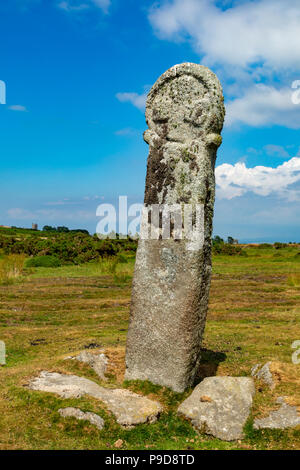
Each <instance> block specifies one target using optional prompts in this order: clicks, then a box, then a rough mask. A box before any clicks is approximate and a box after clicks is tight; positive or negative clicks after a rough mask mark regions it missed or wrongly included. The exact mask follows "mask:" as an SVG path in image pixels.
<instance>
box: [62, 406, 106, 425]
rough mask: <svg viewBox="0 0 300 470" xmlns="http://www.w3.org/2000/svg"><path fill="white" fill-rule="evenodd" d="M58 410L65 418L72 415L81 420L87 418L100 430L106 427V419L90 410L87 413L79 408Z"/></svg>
mask: <svg viewBox="0 0 300 470" xmlns="http://www.w3.org/2000/svg"><path fill="white" fill-rule="evenodd" d="M58 412H59V414H60V415H61V416H62V417H63V418H70V417H71V418H76V419H79V420H86V421H89V422H90V423H91V424H94V425H95V426H96V427H97V428H98V429H100V430H101V429H103V427H104V420H103V419H102V418H101V417H100V416H98V415H96V414H95V413H91V412H89V411H88V412H86V413H85V412H84V411H81V410H80V409H79V408H60V409H59V410H58Z"/></svg>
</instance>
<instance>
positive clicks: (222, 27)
mask: <svg viewBox="0 0 300 470" xmlns="http://www.w3.org/2000/svg"><path fill="white" fill-rule="evenodd" d="M221 5H222V6H223V8H221ZM148 18H149V21H150V23H151V25H152V27H153V29H154V31H155V33H156V35H157V36H158V37H159V38H161V39H167V40H171V41H175V42H178V41H189V42H191V44H192V46H193V48H194V50H195V51H196V52H197V53H198V54H199V59H200V58H201V63H203V64H205V65H208V66H209V67H213V68H214V70H215V71H216V72H217V74H218V76H219V77H220V79H221V82H222V84H223V86H224V90H225V94H226V96H227V97H232V99H231V100H230V101H228V103H227V118H226V124H227V125H228V126H230V125H232V124H233V123H235V122H240V123H244V124H247V125H251V126H265V125H267V126H268V125H273V124H275V125H281V126H286V127H289V128H293V129H299V128H300V105H299V106H296V105H295V104H294V105H293V103H292V91H293V90H292V89H291V88H290V86H291V84H292V81H293V80H294V79H295V78H300V61H299V55H300V34H299V31H300V8H299V0H285V1H284V2H283V1H282V0H247V1H234V2H229V1H226V0H225V1H223V2H222V1H218V2H217V0H201V1H199V0H161V1H159V2H157V3H156V4H155V5H154V6H153V7H152V8H151V9H150V12H149V15H148ZM291 70H292V72H293V76H291V75H290V74H291ZM297 72H298V73H299V77H297V76H296V77H295V73H297ZM274 78H276V79H277V80H276V86H272V84H275V81H274ZM266 81H267V83H269V84H270V85H269V86H267V85H263V84H262V83H266ZM280 82H281V83H282V85H278V83H280ZM255 83H256V84H257V83H260V84H258V85H254V84H255ZM283 84H284V85H283Z"/></svg>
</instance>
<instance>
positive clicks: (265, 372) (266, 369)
mask: <svg viewBox="0 0 300 470" xmlns="http://www.w3.org/2000/svg"><path fill="white" fill-rule="evenodd" d="M270 366H271V362H267V363H266V364H265V365H263V366H261V364H256V365H255V366H254V367H252V369H251V375H252V377H255V378H257V379H259V380H261V381H262V382H263V383H264V384H266V385H268V387H270V389H271V390H273V389H274V388H275V385H276V384H275V381H274V379H273V374H272V372H271V369H270Z"/></svg>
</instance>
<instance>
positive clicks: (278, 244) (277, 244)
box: [274, 242, 288, 250]
mask: <svg viewBox="0 0 300 470" xmlns="http://www.w3.org/2000/svg"><path fill="white" fill-rule="evenodd" d="M287 246H288V245H287V243H280V242H276V243H274V248H275V250H280V249H281V248H286V247H287Z"/></svg>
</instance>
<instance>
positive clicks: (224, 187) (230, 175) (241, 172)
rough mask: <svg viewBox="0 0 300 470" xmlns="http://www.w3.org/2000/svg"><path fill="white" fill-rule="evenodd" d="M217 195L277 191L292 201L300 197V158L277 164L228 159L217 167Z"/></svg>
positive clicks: (278, 194)
mask: <svg viewBox="0 0 300 470" xmlns="http://www.w3.org/2000/svg"><path fill="white" fill-rule="evenodd" d="M216 183H217V196H218V198H220V199H233V198H235V197H239V196H243V195H244V194H246V193H247V192H252V193H254V194H256V195H259V196H269V195H272V194H273V195H276V196H277V197H279V198H282V199H287V200H289V201H299V200H300V158H298V157H294V158H291V159H290V160H288V161H287V162H284V163H283V164H282V165H279V166H277V167H276V168H271V167H264V166H256V167H254V168H247V167H246V165H245V163H241V162H238V163H236V164H235V165H229V164H227V163H224V164H223V165H220V166H218V167H217V168H216Z"/></svg>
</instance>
